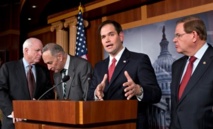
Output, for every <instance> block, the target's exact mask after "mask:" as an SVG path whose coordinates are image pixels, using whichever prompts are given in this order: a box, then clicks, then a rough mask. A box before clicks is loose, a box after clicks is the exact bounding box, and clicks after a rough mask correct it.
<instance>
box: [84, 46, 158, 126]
mask: <svg viewBox="0 0 213 129" xmlns="http://www.w3.org/2000/svg"><path fill="white" fill-rule="evenodd" d="M108 65H109V57H108V58H106V59H105V60H103V61H101V62H99V63H97V64H96V65H95V68H94V74H93V77H92V80H91V85H90V88H89V93H88V99H89V100H93V99H94V90H95V88H96V87H97V85H98V84H99V83H101V81H102V80H103V77H104V74H106V73H107V72H108ZM124 71H127V72H128V73H129V75H130V76H131V78H132V79H133V81H134V82H135V83H136V84H139V85H140V86H142V87H143V91H144V94H143V99H142V101H140V102H139V101H138V121H137V122H138V123H137V126H138V127H137V128H138V129H148V120H147V108H148V105H150V104H153V103H157V102H159V101H160V98H161V89H160V87H159V85H158V83H157V79H156V75H155V72H154V69H153V67H152V65H151V62H150V59H149V57H148V56H147V55H145V54H140V53H135V52H130V51H129V50H127V49H125V50H124V52H123V54H122V56H121V58H120V60H119V61H118V63H117V65H116V68H115V71H114V73H113V75H112V78H111V81H110V82H107V84H106V87H105V89H104V100H126V99H127V98H126V97H125V95H124V94H125V92H124V87H123V83H124V82H127V79H126V77H125V75H124ZM132 99H137V98H136V97H135V96H134V97H133V98H132Z"/></svg>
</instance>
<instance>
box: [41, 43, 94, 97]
mask: <svg viewBox="0 0 213 129" xmlns="http://www.w3.org/2000/svg"><path fill="white" fill-rule="evenodd" d="M42 51H43V54H42V58H43V60H44V62H45V63H46V64H47V66H48V69H49V70H52V71H54V82H55V84H58V83H60V82H61V80H62V78H63V77H62V76H63V74H65V75H69V76H70V79H69V80H68V81H67V82H65V83H62V84H61V85H60V86H57V87H56V91H57V97H58V99H70V100H77V101H79V100H86V98H87V92H88V87H89V78H90V75H91V74H92V66H91V64H90V63H89V62H88V61H87V60H85V59H83V58H80V57H75V56H71V55H68V54H67V53H65V52H64V50H63V48H62V47H61V46H60V45H58V44H56V43H48V44H46V45H45V46H44V48H43V50H42ZM63 72H65V73H63Z"/></svg>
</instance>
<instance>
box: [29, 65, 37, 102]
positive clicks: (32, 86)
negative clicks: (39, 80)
mask: <svg viewBox="0 0 213 129" xmlns="http://www.w3.org/2000/svg"><path fill="white" fill-rule="evenodd" d="M28 68H29V70H28V72H27V83H28V88H29V92H30V97H31V99H33V93H34V90H35V79H34V75H33V73H32V65H29V66H28Z"/></svg>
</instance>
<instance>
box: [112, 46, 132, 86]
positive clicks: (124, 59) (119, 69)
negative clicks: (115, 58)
mask: <svg viewBox="0 0 213 129" xmlns="http://www.w3.org/2000/svg"><path fill="white" fill-rule="evenodd" d="M128 58H129V51H128V50H127V49H125V50H124V52H123V54H122V56H121V58H120V60H119V62H118V64H117V65H116V67H115V70H114V73H113V75H112V78H111V81H110V83H109V85H108V88H109V87H110V86H111V85H112V84H113V83H114V81H115V80H116V79H117V78H118V77H119V75H120V74H124V73H121V72H123V68H124V67H125V66H126V65H127V64H128V62H129V60H128Z"/></svg>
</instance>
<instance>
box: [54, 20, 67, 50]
mask: <svg viewBox="0 0 213 129" xmlns="http://www.w3.org/2000/svg"><path fill="white" fill-rule="evenodd" d="M51 25H52V26H51V28H50V31H51V32H53V31H54V30H56V43H57V44H59V45H61V46H62V48H63V49H64V51H65V52H66V53H68V52H69V48H68V46H69V44H68V32H67V31H65V30H63V22H62V21H58V22H55V23H52V24H51Z"/></svg>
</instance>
